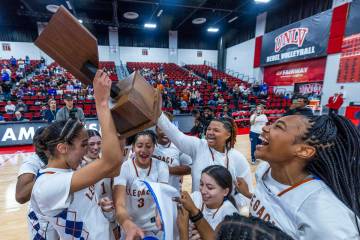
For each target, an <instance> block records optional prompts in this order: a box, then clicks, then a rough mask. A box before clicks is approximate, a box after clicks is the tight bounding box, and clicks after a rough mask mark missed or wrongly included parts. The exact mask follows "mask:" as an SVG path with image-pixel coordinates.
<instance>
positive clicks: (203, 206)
mask: <svg viewBox="0 0 360 240" xmlns="http://www.w3.org/2000/svg"><path fill="white" fill-rule="evenodd" d="M223 204H224V201H223V202H222V203H221V205H220V207H218V209H216V211H215V212H214V214H213V216H212V219H214V218H215V215H216V214H217V213H218V211H219V209H220V208H221V207H222V205H223ZM204 208H205V204H204V203H203V204H202V206H201V212H204Z"/></svg>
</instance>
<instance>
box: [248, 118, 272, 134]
mask: <svg viewBox="0 0 360 240" xmlns="http://www.w3.org/2000/svg"><path fill="white" fill-rule="evenodd" d="M254 119H255V122H254V124H252V125H251V127H250V131H251V132H254V133H258V134H261V133H262V128H263V127H264V126H266V123H267V122H268V119H267V117H266V115H265V114H260V115H256V114H253V115H251V116H250V122H253V121H254Z"/></svg>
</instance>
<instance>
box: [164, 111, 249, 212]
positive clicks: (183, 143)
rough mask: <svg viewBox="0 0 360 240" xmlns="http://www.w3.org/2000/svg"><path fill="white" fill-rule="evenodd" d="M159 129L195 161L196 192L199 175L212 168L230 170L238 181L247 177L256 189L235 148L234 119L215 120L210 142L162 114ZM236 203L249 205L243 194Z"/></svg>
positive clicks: (210, 125) (244, 161) (242, 157)
mask: <svg viewBox="0 0 360 240" xmlns="http://www.w3.org/2000/svg"><path fill="white" fill-rule="evenodd" d="M157 126H158V127H159V128H160V129H161V130H162V131H163V132H164V133H165V134H166V136H168V138H169V139H170V141H172V142H173V143H174V144H175V146H176V147H177V148H179V150H180V151H181V152H183V153H185V154H187V155H189V156H190V157H191V158H192V160H193V164H192V168H191V175H192V191H199V184H200V174H199V172H202V170H203V169H204V168H206V167H208V166H210V165H222V166H224V167H226V168H227V169H228V170H229V171H230V173H231V175H232V178H233V179H234V180H235V179H236V178H238V177H240V178H244V179H245V181H246V182H247V184H248V185H249V187H250V188H251V187H252V177H251V172H250V166H249V163H248V162H247V160H246V158H245V157H244V156H243V155H242V154H241V153H240V152H239V151H237V150H235V148H234V145H235V141H236V125H235V122H234V121H233V120H232V119H228V118H220V119H213V120H212V121H211V122H210V124H209V126H208V128H207V130H206V140H203V139H199V138H196V137H192V136H187V135H185V134H184V133H182V132H181V131H180V130H179V129H178V128H177V127H176V126H175V125H173V124H172V123H171V122H170V121H169V119H168V118H167V117H166V115H165V114H164V113H163V114H161V116H160V118H159V120H158V123H157ZM235 200H236V202H237V205H238V207H242V206H245V205H247V203H248V201H247V200H246V197H244V196H241V194H236V196H235Z"/></svg>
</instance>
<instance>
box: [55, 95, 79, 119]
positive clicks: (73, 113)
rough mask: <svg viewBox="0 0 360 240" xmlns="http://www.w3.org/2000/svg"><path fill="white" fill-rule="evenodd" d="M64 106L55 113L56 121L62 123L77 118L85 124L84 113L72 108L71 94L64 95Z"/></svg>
mask: <svg viewBox="0 0 360 240" xmlns="http://www.w3.org/2000/svg"><path fill="white" fill-rule="evenodd" d="M64 102H65V106H64V107H62V108H61V109H60V110H59V111H58V112H57V113H56V121H64V120H68V119H69V118H77V119H79V120H80V121H81V122H85V116H84V112H83V110H82V109H81V108H76V107H74V98H73V96H72V95H71V94H65V95H64Z"/></svg>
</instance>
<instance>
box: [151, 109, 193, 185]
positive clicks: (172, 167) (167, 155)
mask: <svg viewBox="0 0 360 240" xmlns="http://www.w3.org/2000/svg"><path fill="white" fill-rule="evenodd" d="M165 114H166V116H167V117H168V118H169V119H170V120H172V118H173V116H172V115H171V114H170V113H165ZM156 135H157V141H158V142H157V144H156V146H155V151H154V156H153V157H154V158H156V159H159V160H161V161H164V162H166V163H167V164H168V166H169V173H170V176H169V184H170V185H171V186H173V187H174V188H176V189H178V190H179V191H180V190H181V185H180V184H181V182H180V181H181V176H183V175H187V174H190V173H191V168H190V166H189V165H191V158H190V157H189V156H188V155H186V154H184V153H181V152H180V151H179V149H178V148H177V147H176V146H175V145H174V144H173V143H172V142H171V141H170V140H169V138H168V137H167V136H166V135H165V134H164V132H163V131H162V130H161V129H160V128H159V127H156Z"/></svg>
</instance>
